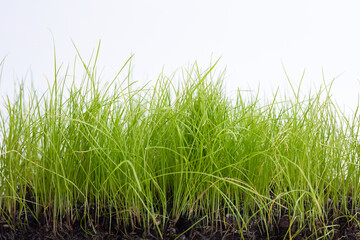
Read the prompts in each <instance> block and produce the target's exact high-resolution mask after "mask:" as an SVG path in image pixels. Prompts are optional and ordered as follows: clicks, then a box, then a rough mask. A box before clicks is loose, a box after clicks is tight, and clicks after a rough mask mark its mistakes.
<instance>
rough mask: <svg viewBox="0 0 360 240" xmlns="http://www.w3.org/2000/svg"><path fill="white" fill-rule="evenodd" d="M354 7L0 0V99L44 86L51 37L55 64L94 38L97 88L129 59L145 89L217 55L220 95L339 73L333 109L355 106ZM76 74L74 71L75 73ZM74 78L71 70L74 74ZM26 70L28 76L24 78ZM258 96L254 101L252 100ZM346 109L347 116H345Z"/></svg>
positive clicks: (84, 49)
mask: <svg viewBox="0 0 360 240" xmlns="http://www.w3.org/2000/svg"><path fill="white" fill-rule="evenodd" d="M359 10H360V2H359V1H356V0H354V1H347V0H342V1H331V0H317V1H310V0H308V1H306V0H301V1H300V0H299V1H292V0H272V1H268V0H254V1H240V0H234V1H228V0H222V1H211V0H181V1H170V0H164V1H160V0H132V1H116V0H114V1H110V0H101V1H100V0H99V1H94V0H93V1H89V0H62V1H55V0H39V1H38V0H34V1H28V0H22V1H20V0H19V1H17V0H14V1H4V0H2V1H1V8H0V59H2V58H4V57H5V56H6V59H5V63H4V66H3V72H2V78H1V82H0V89H1V91H0V93H1V95H2V96H4V95H5V94H11V93H12V92H13V86H14V83H15V82H17V81H20V80H22V79H25V81H26V82H27V83H29V82H30V81H31V79H32V81H33V82H34V86H35V88H37V89H39V90H44V89H46V79H48V80H49V82H52V81H53V76H54V73H53V72H54V71H53V63H54V61H53V49H54V48H53V38H52V36H53V37H54V40H55V46H56V52H57V60H58V62H59V63H64V65H65V66H66V65H67V64H71V63H72V62H73V60H74V57H75V55H76V51H75V49H74V47H73V45H72V41H74V43H75V44H76V46H77V47H78V49H79V50H80V52H81V54H82V55H83V57H84V58H85V59H88V58H89V57H90V55H91V52H92V51H93V50H94V49H95V48H96V47H97V44H98V41H99V40H101V42H102V43H101V52H100V59H99V61H100V62H99V65H98V66H99V69H100V70H101V69H102V70H103V77H102V81H108V80H109V79H110V76H111V75H112V74H113V73H114V72H115V71H116V70H117V69H119V68H120V66H121V65H122V64H123V63H124V62H125V61H126V59H127V58H128V57H129V56H130V55H131V54H132V53H134V54H135V56H134V61H133V63H134V70H133V79H134V80H138V81H141V82H144V83H145V82H148V81H150V80H154V79H156V77H157V75H158V74H159V73H160V72H161V70H162V68H163V67H165V72H166V73H172V72H173V71H174V70H176V69H177V68H181V67H186V66H188V64H191V63H193V62H194V61H195V60H198V63H199V65H200V66H202V67H207V66H208V64H209V62H210V59H211V58H213V59H217V58H218V57H221V61H220V64H219V66H218V68H217V69H219V70H221V69H223V68H224V67H225V66H227V76H226V81H225V84H226V88H227V90H228V91H229V92H230V93H231V91H232V90H234V89H235V88H234V87H240V88H241V89H252V90H256V89H257V86H258V84H260V87H261V89H260V93H261V94H265V95H267V94H269V96H271V94H272V92H274V90H275V89H276V88H277V87H280V90H281V91H282V92H284V91H288V90H289V89H290V88H289V84H288V83H287V80H286V76H285V74H284V70H283V67H282V64H283V65H284V66H285V68H286V71H287V73H288V74H289V77H290V78H291V81H292V82H293V84H294V85H295V86H297V85H298V83H299V80H300V78H301V75H302V73H303V71H304V69H305V70H306V73H305V78H304V83H303V85H304V88H303V90H302V93H303V94H307V93H308V92H309V89H310V88H311V89H313V90H315V88H318V87H319V86H320V85H321V84H322V83H323V76H322V71H323V72H324V74H325V80H326V82H330V81H331V80H332V79H333V78H334V77H337V76H338V75H340V74H342V75H341V76H340V77H339V78H338V79H337V80H336V81H335V83H334V85H333V91H332V92H333V95H334V100H336V101H337V102H338V103H339V105H340V106H341V108H344V109H347V110H350V109H353V110H354V109H355V107H356V106H357V101H358V94H359V92H360V91H359V90H360V83H359V79H360V31H359V27H360V14H359ZM79 70H80V69H79ZM79 70H78V72H79V73H80V71H79ZM30 73H31V74H30ZM262 96H264V95H262ZM350 112H351V111H350Z"/></svg>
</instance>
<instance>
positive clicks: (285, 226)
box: [0, 214, 360, 240]
mask: <svg viewBox="0 0 360 240" xmlns="http://www.w3.org/2000/svg"><path fill="white" fill-rule="evenodd" d="M358 215H360V214H358ZM27 217H28V224H26V225H21V224H17V227H16V228H15V229H13V228H12V227H10V226H9V225H8V224H7V223H6V222H5V221H1V222H0V240H2V239H14V240H15V239H29V240H33V239H74V240H77V239H99V240H100V239H126V240H140V239H144V240H145V239H148V240H154V239H179V240H190V239H194V240H195V239H196V240H197V239H199V240H205V239H212V240H216V239H229V240H230V239H273V240H275V239H317V238H321V237H324V236H323V234H322V233H321V231H319V232H318V233H317V235H316V234H314V233H313V232H311V231H310V230H309V228H306V227H305V228H303V229H302V230H301V231H300V232H299V233H298V234H297V235H296V236H293V237H291V238H290V236H289V231H288V230H289V224H290V220H289V217H288V216H287V215H283V216H282V217H281V218H279V219H278V221H277V223H276V224H273V225H272V227H271V229H269V233H268V234H266V231H264V230H262V229H261V227H260V226H259V225H258V224H256V222H255V221H250V222H249V224H248V226H249V227H248V228H247V230H242V232H241V233H240V232H239V230H238V229H237V228H236V224H234V223H233V219H232V216H231V215H228V216H226V217H225V218H224V219H225V221H224V222H222V223H220V224H219V223H217V224H213V226H204V224H200V222H201V221H200V222H199V223H198V224H196V221H189V220H187V219H185V218H180V219H179V220H178V221H177V222H176V223H175V222H171V221H170V222H169V223H168V224H167V225H166V227H165V230H164V231H163V233H162V236H160V235H159V233H158V232H157V231H156V228H155V227H154V226H152V227H151V228H150V230H147V231H146V232H144V231H143V230H142V229H141V228H136V227H135V228H134V227H127V228H125V227H116V226H115V225H114V224H113V223H110V219H109V218H107V217H100V218H99V220H98V221H96V222H93V223H92V224H89V219H85V220H84V219H83V220H80V221H78V220H77V221H73V222H71V221H69V219H66V218H64V219H63V221H62V223H57V224H54V223H53V222H51V221H48V219H47V218H46V217H45V215H40V217H38V219H37V220H35V219H34V218H33V217H32V216H27ZM70 222H71V223H70ZM355 222H356V221H355ZM84 223H85V224H84ZM334 223H335V225H336V227H334V231H333V232H332V233H331V235H330V236H327V237H325V238H323V239H342V240H345V239H360V229H359V225H357V224H355V223H352V221H349V219H345V218H338V219H336V222H334ZM91 225H92V226H93V227H91ZM191 226H193V227H192V228H190V227H191ZM189 228H190V229H189ZM120 229H122V230H120ZM188 229H189V230H188ZM186 230H188V231H186ZM296 231H297V229H295V228H294V227H293V228H291V232H292V234H294V233H295V232H296Z"/></svg>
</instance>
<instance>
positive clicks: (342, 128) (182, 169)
mask: <svg viewBox="0 0 360 240" xmlns="http://www.w3.org/2000/svg"><path fill="white" fill-rule="evenodd" d="M97 54H98V52H97ZM97 54H96V56H95V58H94V59H93V61H90V62H89V63H86V62H85V61H84V60H83V59H82V58H81V56H80V55H79V58H80V60H81V61H82V63H83V66H84V70H85V71H84V72H85V75H84V78H83V81H82V86H81V87H77V86H76V85H75V80H74V78H73V79H72V76H71V74H70V73H69V70H68V69H66V70H64V71H62V72H61V69H60V67H58V66H56V61H55V79H54V83H53V85H51V86H49V89H48V91H47V92H46V93H44V94H43V95H39V94H38V93H36V91H34V90H31V91H29V92H26V91H25V89H24V85H19V86H18V89H17V96H16V97H15V98H14V100H12V99H10V98H9V97H6V98H4V100H3V104H4V106H5V108H6V111H4V112H1V118H0V119H1V123H0V131H1V135H2V136H3V139H1V141H0V173H1V175H0V181H1V185H0V192H1V197H0V208H1V212H0V216H1V219H2V220H6V221H8V222H9V223H10V224H11V225H12V226H14V225H15V224H16V223H18V222H25V223H26V220H27V219H26V218H27V216H30V215H33V216H34V217H38V216H39V214H45V216H46V218H47V219H48V222H49V224H50V223H51V224H53V227H54V229H56V227H57V224H58V223H61V222H62V221H65V220H66V222H65V223H67V224H71V223H72V222H73V221H75V220H76V219H83V221H84V222H85V223H84V227H86V226H87V223H86V222H88V223H89V224H90V225H91V226H92V228H93V229H94V230H96V224H95V223H96V222H97V221H98V218H99V216H101V215H103V214H105V213H106V214H107V215H108V217H110V218H111V221H112V222H113V223H115V224H116V225H118V226H135V225H136V226H140V227H142V228H144V229H145V230H146V229H149V228H150V227H151V226H155V227H156V228H157V231H158V234H159V236H161V235H162V234H163V230H164V228H165V226H166V224H168V223H169V221H170V220H171V221H177V220H178V219H180V218H181V217H186V218H189V219H191V220H192V221H193V222H194V223H195V222H196V221H197V220H202V221H201V222H202V224H209V225H212V226H213V227H214V229H215V228H216V227H217V226H218V225H219V224H220V222H224V221H226V219H225V218H226V217H225V216H226V214H231V215H232V216H234V217H235V219H236V222H237V226H238V227H239V228H240V229H241V231H239V232H240V233H242V232H243V231H242V230H246V229H247V228H248V227H249V224H250V223H251V222H252V221H254V220H256V221H257V223H259V224H260V226H261V228H262V231H264V232H270V231H272V230H273V229H274V227H275V226H276V224H277V221H278V219H280V217H281V216H282V215H285V214H287V215H289V218H290V221H291V224H292V225H293V226H296V227H297V229H298V231H295V233H294V232H291V231H289V235H288V237H295V236H296V234H298V233H299V232H300V231H301V230H302V229H303V228H304V227H306V226H307V227H310V229H311V230H312V231H313V232H314V235H315V236H318V237H321V236H327V237H331V236H332V234H334V231H335V230H334V227H335V226H336V219H337V218H339V217H346V218H347V219H348V220H349V221H356V214H359V213H358V209H359V207H360V205H359V203H360V202H359V197H358V196H359V190H360V188H359V183H360V171H359V164H360V163H359V151H360V148H359V118H358V117H357V116H358V114H357V113H358V112H357V110H356V112H355V113H354V115H353V117H346V116H344V114H343V113H342V112H341V111H340V110H339V109H338V108H337V107H336V105H335V104H334V103H333V102H332V100H331V99H330V97H329V96H330V87H331V86H323V87H322V88H320V90H319V91H318V92H317V93H316V94H314V95H309V96H306V97H302V96H301V95H300V93H299V91H298V90H295V89H293V96H292V97H291V98H289V99H285V100H283V101H275V99H276V98H277V93H276V94H275V95H274V100H272V101H269V102H268V103H266V104H262V105H260V103H259V98H258V96H252V97H251V98H250V99H244V97H243V96H242V95H241V91H240V90H239V91H238V94H237V98H236V101H231V100H230V99H229V98H227V97H226V95H225V90H224V87H223V81H224V74H222V73H220V74H218V75H216V76H214V74H213V72H214V67H215V65H216V63H215V64H213V65H211V66H210V67H209V68H208V69H205V70H201V69H200V68H199V67H198V65H197V64H194V65H193V66H191V67H190V68H188V69H184V70H183V72H182V73H183V74H182V77H183V80H182V81H181V82H180V83H178V84H176V83H175V81H174V80H173V77H167V76H165V75H164V74H160V75H159V78H158V80H157V81H156V83H155V84H154V85H153V86H149V85H145V86H143V87H140V88H139V87H137V88H136V87H135V85H134V82H133V81H132V80H131V77H130V76H131V74H130V73H131V72H130V70H129V69H130V63H131V58H130V59H128V61H127V62H126V63H125V64H124V66H123V67H122V68H121V70H120V71H119V74H118V75H117V76H115V77H114V79H113V80H112V81H109V82H107V83H106V84H102V85H101V84H100V83H99V79H97V72H96V60H97V56H98V55H97ZM126 71H128V72H126ZM124 72H125V75H124ZM60 73H61V74H63V76H64V77H60V75H61V74H60ZM118 76H125V77H124V78H122V79H120V77H118ZM29 193H31V196H29ZM349 197H351V199H352V201H351V202H350V203H349V202H348V199H349ZM79 209H83V211H79ZM91 209H95V212H96V213H97V214H96V215H95V216H94V215H93V214H91ZM64 219H65V220H64ZM357 224H358V223H357Z"/></svg>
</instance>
